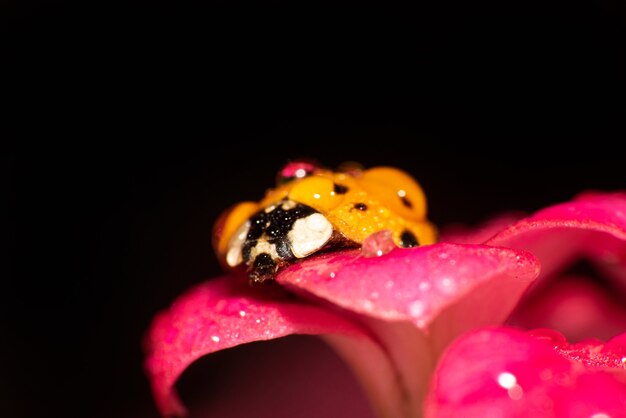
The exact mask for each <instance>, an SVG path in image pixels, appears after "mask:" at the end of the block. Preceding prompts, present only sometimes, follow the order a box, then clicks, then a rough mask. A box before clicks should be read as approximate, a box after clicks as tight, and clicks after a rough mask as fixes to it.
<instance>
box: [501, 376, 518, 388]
mask: <svg viewBox="0 0 626 418" xmlns="http://www.w3.org/2000/svg"><path fill="white" fill-rule="evenodd" d="M498 384H499V385H500V386H502V387H503V388H504V389H511V388H512V387H513V386H515V385H516V384H517V378H516V377H515V375H514V374H512V373H509V372H503V373H500V374H499V375H498Z"/></svg>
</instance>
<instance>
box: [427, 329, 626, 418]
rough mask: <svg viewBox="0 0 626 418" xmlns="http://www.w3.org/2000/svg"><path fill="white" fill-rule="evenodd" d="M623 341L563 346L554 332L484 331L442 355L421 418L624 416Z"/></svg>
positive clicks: (625, 343)
mask: <svg viewBox="0 0 626 418" xmlns="http://www.w3.org/2000/svg"><path fill="white" fill-rule="evenodd" d="M624 354H626V335H623V336H621V337H618V338H616V339H614V340H613V341H610V342H609V343H607V344H602V343H599V342H597V341H587V342H582V343H578V344H572V345H570V344H567V343H566V342H565V340H564V338H563V337H562V336H560V335H559V334H558V333H555V332H542V331H539V332H535V333H533V332H531V333H526V332H522V331H518V330H515V329H508V328H500V329H484V330H479V331H474V332H472V333H468V334H466V335H464V336H463V337H461V338H460V339H458V340H457V341H455V342H454V343H453V344H452V345H451V346H450V347H449V348H448V350H447V351H446V353H444V355H443V357H442V359H441V362H440V363H439V366H438V368H437V370H436V372H435V378H434V380H433V383H432V386H431V390H430V393H429V395H428V398H427V402H426V416H427V417H437V418H445V417H453V416H454V417H459V416H462V417H467V418H474V417H476V418H478V417H480V418H482V417H486V416H490V417H512V418H515V417H529V416H532V417H572V418H579V417H580V418H583V417H584V418H589V417H596V418H601V417H602V418H606V417H613V418H615V417H624V416H625V411H626V370H624V365H625V363H626V362H625V361H622V359H626V357H624Z"/></svg>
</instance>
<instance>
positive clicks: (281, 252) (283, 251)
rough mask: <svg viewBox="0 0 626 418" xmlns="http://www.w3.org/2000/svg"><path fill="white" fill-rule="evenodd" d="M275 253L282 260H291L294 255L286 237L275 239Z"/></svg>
mask: <svg viewBox="0 0 626 418" xmlns="http://www.w3.org/2000/svg"><path fill="white" fill-rule="evenodd" d="M276 253H277V254H278V256H279V257H280V258H282V259H283V260H288V261H289V260H293V259H295V258H296V257H295V256H294V255H293V252H292V251H291V248H290V247H289V244H288V243H287V239H279V240H276Z"/></svg>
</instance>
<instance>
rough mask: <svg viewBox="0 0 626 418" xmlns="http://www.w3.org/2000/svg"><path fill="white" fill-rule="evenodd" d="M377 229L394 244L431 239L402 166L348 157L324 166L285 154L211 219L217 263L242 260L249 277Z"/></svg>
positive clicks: (415, 187)
mask: <svg viewBox="0 0 626 418" xmlns="http://www.w3.org/2000/svg"><path fill="white" fill-rule="evenodd" d="M382 230H389V231H391V236H392V239H393V241H394V243H395V244H396V245H397V246H398V247H401V248H411V247H415V246H418V245H424V244H431V243H433V242H434V241H435V237H436V231H435V228H434V227H433V226H432V224H431V223H430V222H428V220H427V219H426V198H425V196H424V192H423V191H422V188H421V187H420V186H419V184H418V183H417V182H416V181H415V180H414V179H413V178H412V177H411V176H410V175H409V174H407V173H405V172H403V171H401V170H399V169H396V168H392V167H374V168H370V169H362V168H360V167H358V166H356V165H354V164H351V165H345V166H344V167H342V168H340V169H338V170H337V171H332V170H329V169H326V168H323V167H321V166H318V165H316V164H314V163H311V162H309V161H293V162H290V163H288V164H286V165H285V166H284V167H283V168H282V169H281V170H280V171H279V173H278V176H277V181H276V187H274V188H272V189H269V190H267V192H266V194H265V197H264V198H263V199H261V200H260V201H259V202H242V203H239V204H237V205H235V206H234V207H233V208H232V209H230V210H229V211H227V212H226V213H225V214H224V215H223V216H222V217H221V218H220V219H219V220H218V222H216V225H215V227H214V246H215V248H216V252H217V254H218V257H219V258H220V260H221V261H222V263H223V264H225V265H226V266H228V267H230V268H239V267H242V266H243V267H244V268H245V269H246V270H247V272H248V275H249V277H250V280H251V281H252V282H264V281H266V280H271V279H273V278H274V277H275V275H276V273H277V272H278V270H279V269H280V268H282V267H284V266H286V265H289V264H291V263H294V262H296V261H297V260H299V259H303V258H305V257H309V256H311V255H313V254H315V253H318V252H320V251H330V250H338V249H345V248H355V247H360V246H361V245H362V244H363V242H364V241H365V239H366V238H367V237H368V236H370V235H371V234H373V233H375V232H378V231H382Z"/></svg>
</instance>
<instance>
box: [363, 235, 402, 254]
mask: <svg viewBox="0 0 626 418" xmlns="http://www.w3.org/2000/svg"><path fill="white" fill-rule="evenodd" d="M394 248H396V244H395V243H394V242H393V238H392V235H391V231H390V230H388V229H383V230H382V231H378V232H374V233H373V234H372V235H370V236H369V237H367V238H365V241H363V246H362V248H361V253H362V254H363V256H364V257H380V256H381V255H384V254H387V253H389V252H390V251H391V250H393V249H394Z"/></svg>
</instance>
